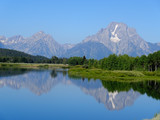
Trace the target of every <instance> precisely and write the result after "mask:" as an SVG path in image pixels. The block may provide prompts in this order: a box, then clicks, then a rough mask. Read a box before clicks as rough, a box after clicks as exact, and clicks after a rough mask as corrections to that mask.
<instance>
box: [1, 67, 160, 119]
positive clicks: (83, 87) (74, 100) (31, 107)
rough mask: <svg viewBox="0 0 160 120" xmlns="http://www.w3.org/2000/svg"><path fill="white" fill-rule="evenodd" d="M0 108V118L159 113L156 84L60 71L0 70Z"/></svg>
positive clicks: (133, 116)
mask: <svg viewBox="0 0 160 120" xmlns="http://www.w3.org/2000/svg"><path fill="white" fill-rule="evenodd" d="M0 106H1V107H0V120H44V119H45V120H53V119H55V120H58V119H59V120H63V119H64V120H66V119H67V120H98V119H100V120H142V119H145V118H153V117H154V115H155V114H156V113H159V112H160V83H159V82H155V81H146V82H139V83H119V82H114V81H107V82H105V81H100V80H88V79H85V78H75V77H72V76H68V74H67V70H63V69H54V70H25V69H14V70H13V69H0Z"/></svg>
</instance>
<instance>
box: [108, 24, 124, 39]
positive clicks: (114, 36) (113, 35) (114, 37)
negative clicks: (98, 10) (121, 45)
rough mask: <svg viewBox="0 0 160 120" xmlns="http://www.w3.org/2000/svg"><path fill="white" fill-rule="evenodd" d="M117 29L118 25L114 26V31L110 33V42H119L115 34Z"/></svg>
mask: <svg viewBox="0 0 160 120" xmlns="http://www.w3.org/2000/svg"><path fill="white" fill-rule="evenodd" d="M117 28H118V24H116V26H115V28H114V31H113V32H111V33H112V36H111V38H110V40H111V41H112V42H119V41H120V40H121V39H119V38H118V35H117V34H115V32H116V30H117Z"/></svg>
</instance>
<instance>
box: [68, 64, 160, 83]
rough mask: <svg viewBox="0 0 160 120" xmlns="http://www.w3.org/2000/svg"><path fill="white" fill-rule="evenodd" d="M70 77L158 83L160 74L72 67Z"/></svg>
mask: <svg viewBox="0 0 160 120" xmlns="http://www.w3.org/2000/svg"><path fill="white" fill-rule="evenodd" d="M68 73H69V75H70V76H72V77H83V78H88V79H100V80H114V81H128V82H129V81H133V82H134V81H142V80H158V81H160V72H147V71H120V70H114V71H108V70H103V69H96V68H94V69H85V68H82V67H81V66H76V67H72V68H71V69H69V71H68Z"/></svg>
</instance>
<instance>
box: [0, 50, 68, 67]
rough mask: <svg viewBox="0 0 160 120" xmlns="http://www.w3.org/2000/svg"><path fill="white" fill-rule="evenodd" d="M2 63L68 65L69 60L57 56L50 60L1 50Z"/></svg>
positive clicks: (0, 59)
mask: <svg viewBox="0 0 160 120" xmlns="http://www.w3.org/2000/svg"><path fill="white" fill-rule="evenodd" d="M0 62H8V63H9V62H10V63H54V64H67V59H66V58H58V57H56V56H53V57H52V58H51V59H49V58H46V57H43V56H34V55H30V54H26V53H24V52H20V51H16V50H10V49H3V48H0Z"/></svg>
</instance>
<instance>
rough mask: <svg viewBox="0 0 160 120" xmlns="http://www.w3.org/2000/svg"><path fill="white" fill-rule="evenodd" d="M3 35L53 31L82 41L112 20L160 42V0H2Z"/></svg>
mask: <svg viewBox="0 0 160 120" xmlns="http://www.w3.org/2000/svg"><path fill="white" fill-rule="evenodd" d="M0 16H1V19H0V35H5V36H7V37H11V36H13V35H19V34H20V35H23V36H25V37H28V36H31V35H32V34H34V33H36V32H38V31H44V32H45V33H48V34H51V35H52V36H53V38H54V39H55V40H56V41H58V42H59V43H78V42H80V41H82V40H83V39H85V37H87V36H89V35H93V34H95V33H96V32H98V31H99V30H100V29H101V28H105V27H107V25H108V24H109V23H110V22H112V21H115V22H123V23H126V24H127V25H128V26H130V27H133V28H135V29H136V30H137V32H138V33H139V34H140V36H141V37H142V38H143V39H144V40H146V41H148V42H153V43H155V42H160V0H110V1H109V0H1V1H0Z"/></svg>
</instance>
